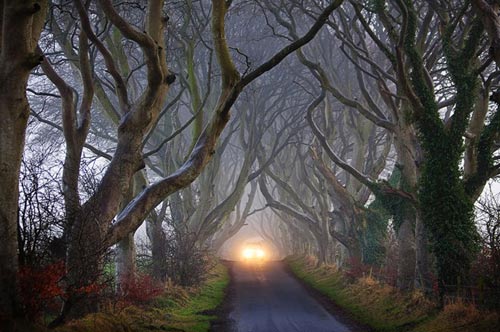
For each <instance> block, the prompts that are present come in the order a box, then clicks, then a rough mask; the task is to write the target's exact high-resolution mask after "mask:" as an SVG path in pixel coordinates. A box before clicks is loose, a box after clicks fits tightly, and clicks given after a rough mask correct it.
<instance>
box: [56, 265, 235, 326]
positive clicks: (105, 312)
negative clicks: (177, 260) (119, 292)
mask: <svg viewBox="0 0 500 332" xmlns="http://www.w3.org/2000/svg"><path fill="white" fill-rule="evenodd" d="M228 282H229V276H228V273H227V269H226V268H225V267H224V266H223V265H222V264H218V265H217V266H216V267H215V268H214V269H213V270H212V271H211V273H210V276H209V278H208V279H207V280H206V281H205V283H204V284H203V285H202V286H200V287H198V288H183V287H179V286H175V285H173V284H171V283H169V284H167V286H166V287H165V291H164V292H163V293H162V294H161V295H159V296H158V297H156V298H155V299H154V300H153V301H152V302H151V303H150V304H148V305H143V306H138V305H129V306H126V307H123V306H120V305H118V306H117V305H115V304H111V303H110V304H109V305H107V306H104V307H103V308H102V310H101V311H100V312H98V313H95V314H91V315H88V316H86V317H85V318H83V319H79V320H76V321H71V322H69V323H67V324H66V325H64V326H63V327H60V328H58V329H56V332H97V331H98V332H145V331H179V332H180V331H185V332H206V331H208V330H209V328H210V321H212V320H214V319H215V318H216V316H214V315H213V314H212V312H213V310H214V309H215V308H216V307H217V306H218V305H219V304H220V303H221V302H222V300H223V297H224V289H225V288H226V286H227V284H228Z"/></svg>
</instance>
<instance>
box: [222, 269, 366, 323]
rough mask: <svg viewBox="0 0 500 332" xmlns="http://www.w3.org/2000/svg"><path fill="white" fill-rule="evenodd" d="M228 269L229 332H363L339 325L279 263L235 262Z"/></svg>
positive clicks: (336, 318)
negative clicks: (229, 276)
mask: <svg viewBox="0 0 500 332" xmlns="http://www.w3.org/2000/svg"><path fill="white" fill-rule="evenodd" d="M231 270H232V271H231V275H232V278H233V280H232V288H233V289H232V293H233V294H232V296H231V300H230V302H231V306H230V307H231V309H230V312H229V315H228V319H229V321H231V329H230V330H231V331H234V332H299V331H300V332H354V331H362V330H360V329H359V328H351V327H349V326H348V325H346V324H345V323H341V322H340V321H339V317H335V316H334V315H332V314H331V313H330V312H329V311H328V310H327V309H325V307H323V306H322V305H321V304H320V303H319V302H318V301H317V300H316V299H315V298H313V297H312V296H311V295H310V293H309V292H308V291H307V290H306V289H305V288H304V287H303V286H302V285H301V284H300V283H299V282H298V281H297V280H295V279H294V278H293V277H292V276H290V275H289V274H288V273H287V272H286V271H285V267H284V264H283V263H282V262H266V263H262V264H248V263H247V264H245V263H243V262H235V263H233V264H231ZM349 325H351V324H349Z"/></svg>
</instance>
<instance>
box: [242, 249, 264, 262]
mask: <svg viewBox="0 0 500 332" xmlns="http://www.w3.org/2000/svg"><path fill="white" fill-rule="evenodd" d="M242 256H243V260H244V261H262V260H263V259H264V257H266V252H265V251H264V250H263V249H262V248H259V247H255V246H247V247H246V248H244V249H243V253H242Z"/></svg>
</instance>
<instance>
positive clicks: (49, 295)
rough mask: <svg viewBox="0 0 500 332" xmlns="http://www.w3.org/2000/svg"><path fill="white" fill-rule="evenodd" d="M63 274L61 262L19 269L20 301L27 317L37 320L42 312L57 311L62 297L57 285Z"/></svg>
mask: <svg viewBox="0 0 500 332" xmlns="http://www.w3.org/2000/svg"><path fill="white" fill-rule="evenodd" d="M65 273H66V270H65V268H64V262H62V261H60V262H56V263H52V264H48V265H46V266H43V267H31V266H24V267H21V268H20V269H19V285H20V287H21V299H22V302H23V304H24V307H25V311H26V314H27V315H28V317H30V318H32V319H37V318H39V316H40V314H41V313H42V312H43V311H44V310H46V309H49V310H55V309H57V307H58V299H59V298H60V297H62V296H63V295H64V291H63V289H62V287H61V286H60V284H59V283H60V281H61V279H62V278H63V277H64V275H65Z"/></svg>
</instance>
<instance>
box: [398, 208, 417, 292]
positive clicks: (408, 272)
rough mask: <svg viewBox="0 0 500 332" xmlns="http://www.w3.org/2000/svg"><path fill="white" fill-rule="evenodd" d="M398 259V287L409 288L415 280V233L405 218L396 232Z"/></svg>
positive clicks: (408, 219)
mask: <svg viewBox="0 0 500 332" xmlns="http://www.w3.org/2000/svg"><path fill="white" fill-rule="evenodd" d="M397 237H398V246H399V260H398V281H397V285H398V288H400V289H402V290H410V289H412V288H413V284H414V280H415V261H416V258H415V235H414V232H413V223H412V222H411V219H410V218H406V219H405V220H404V221H403V222H402V224H401V225H400V226H399V229H398V232H397Z"/></svg>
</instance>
